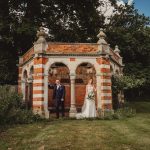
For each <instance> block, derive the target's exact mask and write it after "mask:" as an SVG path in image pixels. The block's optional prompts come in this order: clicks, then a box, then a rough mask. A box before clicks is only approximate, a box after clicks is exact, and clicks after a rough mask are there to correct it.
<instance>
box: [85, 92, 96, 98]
mask: <svg viewBox="0 0 150 150" xmlns="http://www.w3.org/2000/svg"><path fill="white" fill-rule="evenodd" d="M87 99H89V100H94V99H95V94H94V92H93V91H91V92H89V93H88V96H87Z"/></svg>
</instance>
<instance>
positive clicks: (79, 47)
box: [47, 43, 98, 54]
mask: <svg viewBox="0 0 150 150" xmlns="http://www.w3.org/2000/svg"><path fill="white" fill-rule="evenodd" d="M97 49H98V44H96V43H93V44H92V43H91V44H88V43H83V44H80V43H72V44H71V43H49V44H48V49H47V52H50V53H62V54H64V53H83V52H84V53H93V52H96V51H97Z"/></svg>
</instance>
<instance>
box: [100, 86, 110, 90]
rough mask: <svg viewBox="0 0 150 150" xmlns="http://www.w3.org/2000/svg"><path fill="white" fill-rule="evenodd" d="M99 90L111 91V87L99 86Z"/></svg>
mask: <svg viewBox="0 0 150 150" xmlns="http://www.w3.org/2000/svg"><path fill="white" fill-rule="evenodd" d="M101 90H111V86H101Z"/></svg>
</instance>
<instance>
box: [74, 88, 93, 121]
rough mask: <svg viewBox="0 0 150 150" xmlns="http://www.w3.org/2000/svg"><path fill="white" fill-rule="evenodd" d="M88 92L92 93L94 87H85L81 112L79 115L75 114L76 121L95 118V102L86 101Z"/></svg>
mask: <svg viewBox="0 0 150 150" xmlns="http://www.w3.org/2000/svg"><path fill="white" fill-rule="evenodd" d="M90 92H94V87H93V86H92V85H87V86H86V94H85V99H84V104H83V106H82V111H81V113H77V114H76V118H77V119H82V118H95V117H96V106H95V100H90V99H88V94H89V93H90Z"/></svg>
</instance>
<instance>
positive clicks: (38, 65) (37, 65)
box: [34, 64, 45, 69]
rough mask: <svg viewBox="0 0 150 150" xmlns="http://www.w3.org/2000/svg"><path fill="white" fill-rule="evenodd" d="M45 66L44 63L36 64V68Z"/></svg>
mask: <svg viewBox="0 0 150 150" xmlns="http://www.w3.org/2000/svg"><path fill="white" fill-rule="evenodd" d="M44 67H45V65H44V64H36V65H34V68H35V69H38V68H39V69H40V68H44Z"/></svg>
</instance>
